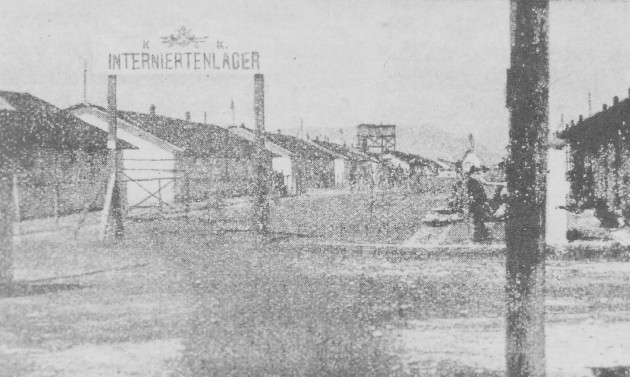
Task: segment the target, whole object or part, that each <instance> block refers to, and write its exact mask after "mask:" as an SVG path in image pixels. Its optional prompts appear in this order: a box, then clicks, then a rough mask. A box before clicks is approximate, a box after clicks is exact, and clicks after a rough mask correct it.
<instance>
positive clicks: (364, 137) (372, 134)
mask: <svg viewBox="0 0 630 377" xmlns="http://www.w3.org/2000/svg"><path fill="white" fill-rule="evenodd" d="M357 147H358V148H359V150H361V151H362V152H364V153H378V154H380V153H385V152H388V151H395V150H396V126H395V125H393V124H360V125H358V126H357Z"/></svg>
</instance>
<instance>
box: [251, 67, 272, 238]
mask: <svg viewBox="0 0 630 377" xmlns="http://www.w3.org/2000/svg"><path fill="white" fill-rule="evenodd" d="M254 115H255V121H256V134H255V142H256V199H255V200H256V207H255V220H254V222H255V224H254V226H255V228H256V230H257V231H258V232H259V233H262V234H266V233H267V232H268V230H269V195H268V194H269V173H270V171H271V170H270V167H269V166H268V165H269V164H268V161H267V159H266V157H265V80H264V76H263V75H262V74H261V73H257V74H255V75H254Z"/></svg>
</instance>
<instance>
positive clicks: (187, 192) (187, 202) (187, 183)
mask: <svg viewBox="0 0 630 377" xmlns="http://www.w3.org/2000/svg"><path fill="white" fill-rule="evenodd" d="M184 195H185V196H184V202H185V206H186V207H185V208H186V221H188V213H189V212H190V177H189V176H188V171H186V170H185V171H184Z"/></svg>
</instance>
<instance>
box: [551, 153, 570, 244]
mask: <svg viewBox="0 0 630 377" xmlns="http://www.w3.org/2000/svg"><path fill="white" fill-rule="evenodd" d="M566 169H567V154H566V147H564V148H562V149H556V148H549V151H548V153H547V170H548V173H547V208H546V213H547V218H546V230H545V231H546V233H545V238H546V241H547V244H549V245H564V244H566V243H567V230H568V213H567V211H566V210H565V209H561V208H559V207H563V206H566V205H567V195H568V194H569V189H570V186H569V182H568V181H567V177H566Z"/></svg>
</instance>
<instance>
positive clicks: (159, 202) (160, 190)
mask: <svg viewBox="0 0 630 377" xmlns="http://www.w3.org/2000/svg"><path fill="white" fill-rule="evenodd" d="M158 207H159V208H160V212H162V179H161V178H158Z"/></svg>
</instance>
